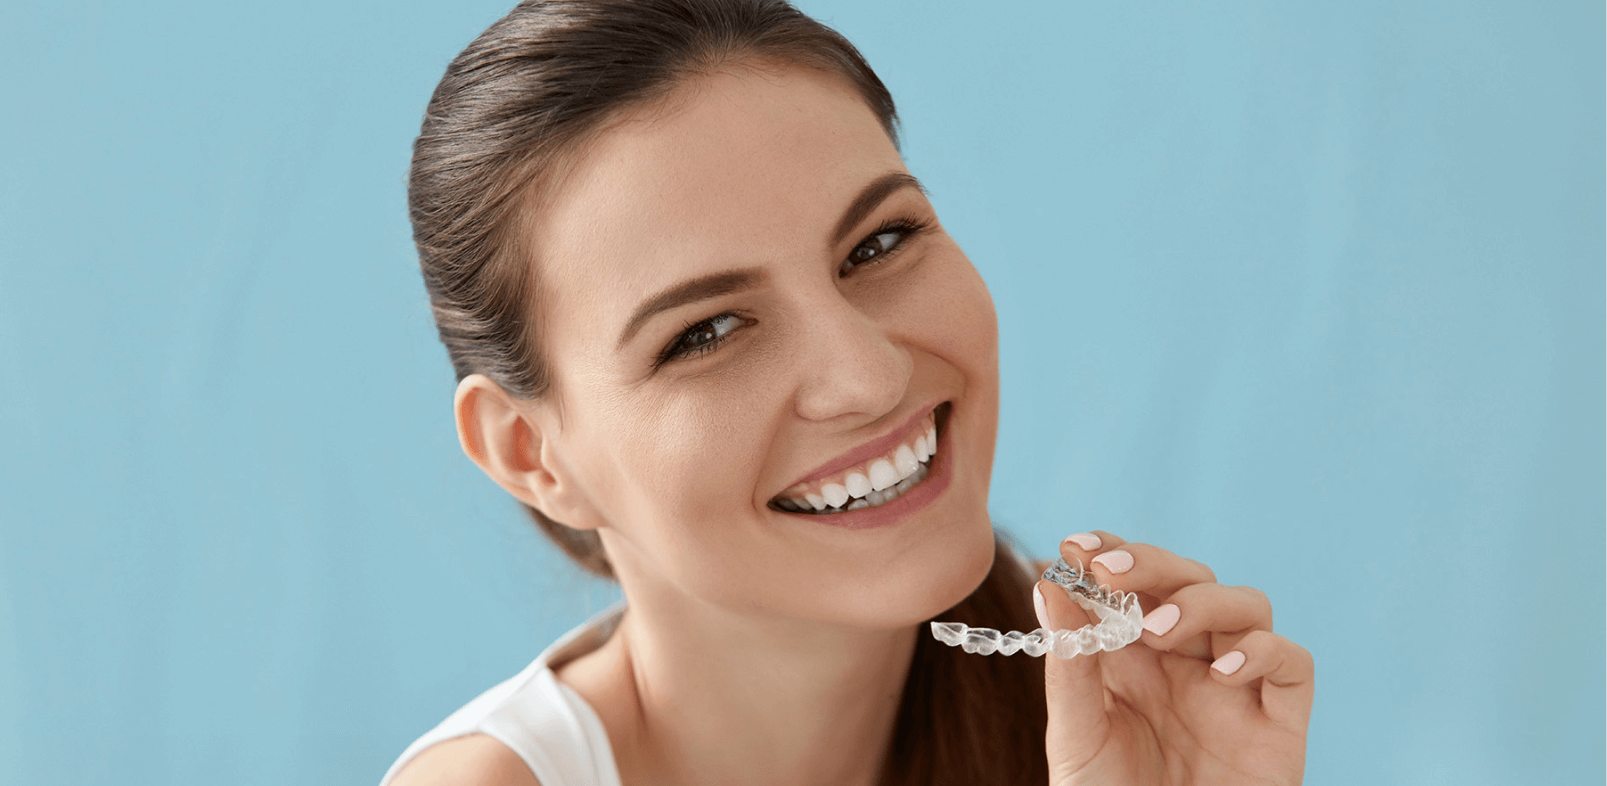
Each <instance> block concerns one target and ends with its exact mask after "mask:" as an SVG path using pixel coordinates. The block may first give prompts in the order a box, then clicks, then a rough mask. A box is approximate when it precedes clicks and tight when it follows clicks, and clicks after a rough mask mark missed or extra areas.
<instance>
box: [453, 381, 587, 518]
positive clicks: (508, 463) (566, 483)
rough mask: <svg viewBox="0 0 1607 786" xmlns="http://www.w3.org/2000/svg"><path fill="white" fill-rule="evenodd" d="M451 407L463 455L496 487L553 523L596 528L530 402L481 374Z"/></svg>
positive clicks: (463, 384) (466, 383) (463, 387)
mask: <svg viewBox="0 0 1607 786" xmlns="http://www.w3.org/2000/svg"><path fill="white" fill-rule="evenodd" d="M452 409H453V414H454V415H455V418H456V421H457V428H458V443H459V444H460V445H462V447H463V452H464V454H466V455H467V456H468V457H469V459H470V460H471V461H473V462H474V463H475V464H476V465H477V466H479V467H480V469H481V470H482V471H484V472H485V474H486V475H487V476H489V477H490V478H491V479H492V480H494V481H496V483H497V485H499V486H501V487H502V488H504V489H506V490H507V492H508V493H509V494H512V495H513V496H514V497H516V498H517V499H518V500H519V501H520V502H523V503H524V504H526V505H529V506H531V507H533V508H535V509H537V510H539V511H541V512H542V513H543V514H545V515H546V516H547V517H548V518H550V519H552V520H554V521H558V522H562V523H563V524H565V525H567V526H570V527H573V528H575V529H595V528H596V526H597V524H596V516H595V515H593V513H594V511H593V510H592V509H591V506H590V505H589V504H587V503H586V500H585V495H584V494H582V493H580V491H579V489H578V488H577V487H576V485H575V483H574V479H573V478H571V477H569V473H568V472H567V470H565V469H564V468H562V467H560V466H559V462H558V461H557V460H556V459H557V456H556V455H554V452H553V446H552V443H551V442H550V441H548V440H547V439H545V438H544V434H543V429H542V427H541V425H540V424H539V423H538V420H539V419H538V418H537V417H536V413H535V412H534V411H533V407H532V404H531V402H528V401H523V400H520V399H515V398H514V397H513V396H510V395H509V394H508V392H507V391H505V390H503V389H502V386H500V385H498V384H497V383H496V382H493V381H492V380H491V379H490V378H489V377H487V376H485V375H483V374H471V375H469V376H467V377H464V378H463V381H461V382H459V383H458V389H457V393H456V395H455V396H454V397H453V401H452Z"/></svg>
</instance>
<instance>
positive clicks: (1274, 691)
mask: <svg viewBox="0 0 1607 786" xmlns="http://www.w3.org/2000/svg"><path fill="white" fill-rule="evenodd" d="M1211 678H1212V679H1214V680H1216V681H1217V682H1219V683H1221V684H1223V685H1231V686H1239V685H1248V684H1250V683H1251V682H1253V681H1254V680H1258V679H1259V680H1261V711H1262V712H1265V713H1266V715H1267V718H1268V719H1270V720H1272V721H1273V722H1274V723H1278V724H1281V725H1283V726H1286V727H1289V728H1294V729H1298V730H1300V731H1301V733H1304V732H1305V728H1306V724H1307V723H1309V722H1310V720H1311V699H1312V694H1313V692H1314V691H1315V688H1316V667H1315V666H1314V664H1313V663H1312V660H1311V653H1310V652H1307V651H1306V648H1305V647H1302V646H1300V645H1299V644H1296V643H1294V642H1292V641H1290V640H1288V639H1286V638H1284V637H1282V636H1279V635H1278V634H1276V633H1273V632H1272V631H1268V630H1257V631H1251V632H1250V633H1248V634H1246V635H1245V637H1244V638H1243V639H1241V640H1240V641H1239V644H1238V646H1237V647H1236V648H1235V649H1233V650H1232V651H1230V652H1228V653H1226V654H1224V655H1223V656H1222V657H1220V658H1217V659H1216V662H1215V663H1212V664H1211Z"/></svg>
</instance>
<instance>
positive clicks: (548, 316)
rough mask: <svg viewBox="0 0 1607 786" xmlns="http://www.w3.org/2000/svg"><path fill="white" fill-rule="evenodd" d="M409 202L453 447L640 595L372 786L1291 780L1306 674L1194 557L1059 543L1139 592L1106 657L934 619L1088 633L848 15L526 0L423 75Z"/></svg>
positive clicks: (959, 270) (733, 2)
mask: <svg viewBox="0 0 1607 786" xmlns="http://www.w3.org/2000/svg"><path fill="white" fill-rule="evenodd" d="M410 204H411V210H412V218H413V222H414V228H415V237H416V240H417V242H418V247H419V250H420V256H421V261H422V266H423V269H424V275H425V280H426V283H427V285H428V287H429V290H430V294H431V300H432V305H433V307H434V309H435V315H436V319H437V324H438V326H439V328H440V333H441V336H442V340H443V341H444V342H445V344H446V345H447V348H448V351H449V353H450V355H451V357H452V360H453V363H454V365H455V367H456V369H457V373H458V377H459V379H460V383H459V386H458V391H457V395H456V399H455V412H456V416H457V426H458V431H459V435H460V437H461V441H462V444H463V448H464V450H465V452H466V453H467V454H468V455H469V457H470V458H471V459H473V460H474V461H475V463H476V464H478V465H479V466H480V467H481V468H482V469H483V470H484V471H485V472H486V473H487V474H488V475H489V476H490V477H491V478H492V479H494V480H495V481H496V482H497V483H498V484H500V485H501V486H503V487H504V488H505V489H507V490H508V491H509V493H511V494H512V495H513V496H514V497H516V498H517V499H519V500H520V501H521V502H522V503H523V504H524V505H526V506H527V508H528V509H529V511H530V512H531V515H532V516H533V517H534V518H535V520H536V521H537V523H538V524H539V525H540V526H541V527H542V529H543V530H544V531H546V532H547V533H548V534H549V535H550V536H551V537H552V538H553V539H554V540H555V541H556V542H557V543H558V544H559V545H560V546H561V547H562V548H563V549H564V550H565V551H566V553H568V554H569V555H570V556H571V557H573V558H575V559H576V560H577V561H578V562H579V563H580V564H581V565H582V566H584V567H586V568H588V569H590V570H592V571H594V572H596V573H598V574H600V575H605V576H612V577H614V578H616V579H617V580H618V581H619V583H620V586H621V588H622V590H623V593H624V596H625V600H626V603H625V606H624V607H623V608H620V609H615V610H613V611H611V612H610V613H608V614H605V615H603V616H602V617H600V618H599V619H597V620H593V621H592V622H591V623H588V624H587V625H586V626H583V627H582V628H580V629H577V631H575V632H574V633H572V634H570V636H567V637H565V639H563V640H561V641H560V642H559V643H558V644H556V645H554V647H553V648H550V649H549V650H548V651H547V652H546V653H543V654H542V656H541V657H540V658H538V659H537V661H536V662H535V663H533V664H532V665H531V667H530V668H529V669H526V670H525V672H523V673H521V674H520V675H518V676H517V677H515V678H513V679H511V680H509V681H508V682H506V683H503V684H502V685H500V686H498V687H497V688H495V689H493V690H492V691H490V692H488V693H487V694H485V695H484V696H482V697H480V698H479V699H477V700H476V701H475V702H473V703H471V704H470V705H468V706H467V707H465V708H464V709H463V710H461V711H459V712H458V713H457V714H455V715H454V716H453V717H452V718H450V719H448V721H446V722H445V723H443V724H442V726H441V727H439V728H438V729H436V730H435V731H433V732H431V733H430V734H428V735H426V736H425V737H424V738H421V739H420V740H419V741H418V742H416V743H415V744H414V745H413V746H412V747H410V748H409V749H408V750H407V751H406V752H405V753H404V754H403V756H402V757H401V759H400V760H399V761H398V762H397V764H396V765H395V766H394V767H393V768H392V771H391V773H389V774H388V775H387V782H389V783H394V784H398V786H415V785H417V784H526V785H527V784H533V783H542V784H545V786H560V785H562V786H575V785H576V784H594V783H619V782H623V783H626V784H639V783H715V782H720V783H821V784H872V783H966V784H979V783H999V784H1007V783H1008V784H1020V783H1044V782H1049V783H1054V784H1074V783H1101V784H1108V783H1133V784H1139V783H1143V784H1149V783H1162V782H1176V783H1295V782H1298V781H1299V780H1300V777H1301V772H1302V768H1303V761H1304V739H1305V728H1306V721H1307V717H1308V716H1309V711H1310V706H1311V696H1312V668H1311V660H1310V656H1309V655H1308V654H1307V653H1306V652H1305V651H1304V650H1303V649H1301V648H1300V647H1298V646H1297V645H1295V644H1293V643H1292V642H1289V641H1288V640H1286V639H1284V638H1282V637H1280V636H1277V635H1275V634H1273V633H1272V632H1271V609H1270V606H1269V605H1268V603H1267V601H1266V598H1265V597H1264V596H1263V595H1261V594H1260V593H1258V592H1256V591H1254V590H1251V589H1248V588H1238V587H1225V586H1222V585H1219V584H1216V583H1215V578H1214V576H1213V575H1212V574H1211V572H1210V570H1209V569H1208V568H1206V567H1205V566H1203V565H1201V564H1199V563H1197V562H1194V561H1191V560H1187V559H1183V558H1181V557H1178V556H1175V555H1173V554H1171V553H1169V552H1167V551H1165V550H1163V549H1160V548H1157V547H1154V546H1149V545H1142V544H1132V543H1125V542H1124V541H1122V540H1121V539H1120V538H1118V537H1116V536H1115V535H1112V534H1110V533H1106V532H1094V533H1081V534H1078V535H1073V536H1071V537H1070V538H1068V539H1067V540H1066V542H1065V543H1064V544H1063V545H1062V547H1061V553H1062V555H1063V556H1065V557H1066V558H1067V559H1068V560H1070V559H1076V560H1080V561H1082V562H1083V563H1085V564H1091V565H1092V569H1093V572H1094V574H1095V576H1096V577H1097V578H1098V579H1099V581H1100V582H1101V583H1104V584H1108V585H1110V586H1112V587H1114V588H1117V589H1121V590H1125V591H1129V592H1136V593H1138V594H1139V597H1140V598H1141V601H1142V603H1143V608H1144V610H1145V611H1146V612H1147V616H1146V618H1145V629H1146V630H1145V632H1144V634H1143V638H1142V640H1141V641H1140V642H1139V643H1136V644H1134V645H1131V646H1128V647H1127V648H1125V649H1122V650H1119V651H1116V652H1109V653H1102V654H1100V655H1097V656H1092V657H1078V658H1075V659H1071V660H1060V659H1058V658H1055V657H1047V658H1045V659H1044V660H1043V661H1042V662H1040V661H1038V660H1032V659H1028V658H1025V657H1022V658H1004V657H1001V656H997V655H995V656H991V657H984V656H981V655H968V654H965V653H963V652H961V651H960V650H958V649H950V648H947V647H944V646H942V645H941V644H939V643H937V642H935V641H933V640H932V639H931V637H930V634H928V633H927V632H926V629H927V625H926V623H927V622H928V621H930V620H932V619H934V618H937V619H944V620H948V619H952V620H956V621H961V622H967V623H970V624H973V625H986V626H989V627H996V628H1002V629H1020V630H1030V629H1031V628H1033V627H1036V626H1038V625H1039V624H1042V625H1043V626H1044V627H1048V628H1051V629H1068V628H1077V627H1080V626H1082V625H1083V624H1086V623H1087V622H1088V621H1089V618H1088V617H1087V616H1086V614H1085V613H1084V612H1083V611H1082V610H1081V609H1079V608H1078V607H1077V606H1076V605H1074V604H1073V603H1072V602H1071V600H1070V599H1069V597H1068V596H1067V595H1066V593H1065V592H1064V591H1063V590H1061V589H1060V588H1058V587H1057V586H1056V585H1054V584H1050V583H1047V582H1039V584H1038V585H1036V586H1033V585H1032V581H1033V572H1035V570H1037V569H1041V568H1038V567H1036V566H1035V567H1034V568H1033V570H1032V571H1029V569H1028V567H1027V566H1025V565H1023V564H1021V563H1020V562H1018V561H1017V560H1016V559H1015V558H1014V557H1013V555H1012V554H1011V552H1010V550H1009V549H1008V548H1006V547H1005V546H1003V545H1002V544H1001V543H999V542H998V541H997V540H996V538H995V535H994V533H993V530H992V527H991V525H990V523H989V520H988V514H987V500H988V496H987V495H988V482H989V475H990V471H991V468H992V460H993V450H994V437H995V432H996V427H997V420H998V406H999V386H998V354H997V330H996V322H995V316H994V312H993V306H992V302H991V300H990V298H989V296H988V293H987V290H986V288H985V287H984V285H983V283H982V281H981V279H980V277H979V276H978V275H977V273H976V270H975V269H974V268H973V267H972V265H971V264H970V262H969V261H968V260H967V259H966V257H965V255H964V254H963V253H962V252H961V251H960V249H959V248H958V247H957V246H956V245H955V244H954V242H953V240H951V239H950V238H949V237H948V236H947V235H946V234H945V233H944V231H943V229H942V225H941V224H940V223H939V222H938V220H937V216H936V215H935V214H934V213H933V210H932V206H931V204H930V203H929V202H928V201H927V199H926V197H925V194H924V192H923V190H922V189H921V187H920V184H919V182H918V181H917V180H916V179H915V178H914V177H913V176H912V175H911V174H910V173H909V172H908V171H907V169H906V168H905V166H904V162H903V160H902V159H901V157H900V155H899V152H898V149H897V146H896V118H895V114H894V110H893V103H892V99H891V97H890V96H889V95H888V94H887V91H886V89H885V88H884V87H883V86H882V84H881V82H880V81H879V80H878V79H877V78H876V76H875V75H874V74H873V73H872V72H871V71H870V69H869V67H868V66H867V65H866V64H865V63H864V61H863V60H862V59H861V58H860V56H859V54H858V53H857V52H856V51H855V50H854V49H853V47H852V46H851V45H849V44H848V43H847V42H846V41H844V40H843V39H841V38H840V37H839V36H837V35H836V34H835V33H833V32H832V31H830V30H829V29H827V28H825V27H823V26H821V25H819V24H818V23H816V22H814V21H813V20H810V19H808V18H807V17H804V16H802V15H801V14H799V13H798V12H796V11H795V10H793V9H792V8H790V7H789V6H787V5H785V4H784V3H782V2H777V1H776V0H651V1H650V2H624V1H623V0H587V1H574V2H546V3H543V2H528V3H524V4H522V5H520V6H519V7H518V8H516V9H515V10H514V11H513V12H512V13H510V14H509V16H507V17H506V18H504V19H503V20H501V21H499V22H498V23H497V24H496V25H494V26H493V27H492V28H491V29H490V30H488V31H487V32H486V33H485V34H484V35H482V36H481V37H480V38H479V39H478V40H476V41H475V42H474V43H473V44H471V45H470V46H469V48H468V49H467V50H465V51H464V52H463V54H461V55H460V56H459V57H458V58H457V60H455V61H454V62H453V64H452V65H451V66H450V67H449V69H448V71H447V74H446V76H445V78H444V79H443V80H442V82H441V84H440V86H439V87H438V88H437V90H436V93H435V95H434V97H433V98H432V100H431V102H430V106H429V109H428V111H427V113H426V120H425V124H424V128H423V131H422V133H421V135H420V137H419V140H418V143H417V145H416V148H415V154H414V163H413V173H412V180H411V187H410ZM1029 598H1030V599H1031V600H1029ZM1029 608H1031V610H1030V611H1029Z"/></svg>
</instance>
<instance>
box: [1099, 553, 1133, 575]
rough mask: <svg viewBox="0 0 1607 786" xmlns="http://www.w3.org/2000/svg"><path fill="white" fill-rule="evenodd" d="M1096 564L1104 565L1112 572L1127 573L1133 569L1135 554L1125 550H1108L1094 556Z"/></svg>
mask: <svg viewBox="0 0 1607 786" xmlns="http://www.w3.org/2000/svg"><path fill="white" fill-rule="evenodd" d="M1094 564H1095V565H1104V566H1105V570H1108V571H1110V572H1111V573H1126V572H1127V571H1130V570H1132V569H1133V555H1131V554H1128V553H1127V552H1125V551H1121V550H1117V551H1107V552H1105V553H1104V554H1101V555H1099V556H1097V557H1094Z"/></svg>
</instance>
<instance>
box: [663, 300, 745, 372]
mask: <svg viewBox="0 0 1607 786" xmlns="http://www.w3.org/2000/svg"><path fill="white" fill-rule="evenodd" d="M744 322H745V320H743V318H742V317H740V316H738V315H736V314H731V313H726V314H719V315H717V316H713V317H710V318H708V319H705V320H703V321H702V322H699V323H697V324H695V325H692V326H691V327H688V328H687V329H686V330H685V331H682V333H681V334H680V335H679V336H676V337H675V341H674V342H673V343H671V344H670V346H669V348H668V349H666V350H665V352H664V354H663V355H661V356H660V359H659V365H663V364H664V363H666V362H668V361H670V360H679V359H684V358H691V357H696V356H698V355H704V354H707V353H709V352H713V351H714V350H715V349H716V348H718V347H719V346H720V345H721V344H723V343H725V340H726V339H727V338H728V337H730V335H731V333H732V332H733V331H735V330H736V329H737V328H739V327H742V325H743V323H744Z"/></svg>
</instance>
